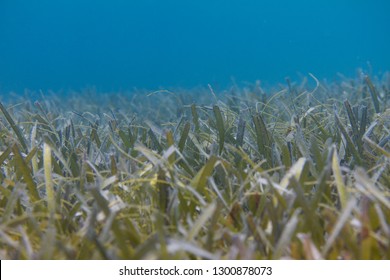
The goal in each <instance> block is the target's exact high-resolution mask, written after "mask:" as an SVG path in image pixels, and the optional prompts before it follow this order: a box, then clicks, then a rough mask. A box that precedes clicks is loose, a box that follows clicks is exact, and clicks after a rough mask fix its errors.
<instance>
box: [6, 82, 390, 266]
mask: <svg viewBox="0 0 390 280" xmlns="http://www.w3.org/2000/svg"><path fill="white" fill-rule="evenodd" d="M389 102H390V77H389V75H384V76H383V77H374V76H371V77H369V76H359V77H357V78H354V79H347V78H344V79H342V80H341V81H337V82H333V83H327V82H320V81H318V80H317V79H316V77H314V76H312V75H309V76H308V77H307V78H304V79H303V80H302V81H299V83H294V82H290V81H289V80H286V81H284V82H283V84H280V85H279V86H277V87H275V88H273V89H269V90H268V89H267V90H265V89H263V88H262V87H261V85H260V84H259V83H256V84H254V85H248V86H246V87H238V86H236V87H233V88H232V89H231V90H228V91H226V92H218V91H217V90H213V88H212V87H209V88H199V89H194V90H191V91H186V90H176V91H167V90H162V91H156V92H152V93H148V92H141V91H139V92H133V93H132V94H124V93H123V94H121V93H118V94H96V93H94V92H90V91H85V92H82V93H77V94H69V95H67V96H60V95H55V94H49V93H46V94H41V95H40V96H39V97H38V98H36V99H34V100H33V99H29V98H17V97H14V98H11V99H7V100H2V102H1V103H0V111H1V113H0V168H1V169H0V181H1V186H0V258H1V259H390V172H389V171H390V165H389V161H390V144H389V142H390V141H389V140H390V107H389Z"/></svg>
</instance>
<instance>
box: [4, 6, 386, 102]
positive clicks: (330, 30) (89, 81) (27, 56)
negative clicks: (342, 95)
mask: <svg viewBox="0 0 390 280" xmlns="http://www.w3.org/2000/svg"><path fill="white" fill-rule="evenodd" d="M389 27H390V1H386V0H371V1H363V0H354V1H346V0H339V1H329V0H328V1H304V0H300V1H280V0H279V1H270V0H269V1H260V0H257V1H255V0H240V1H238V0H230V1H227V0H207V1H205V0H197V1H185V0H180V1H179V0H176V1H175V0H165V1H157V0H128V1H125V0H114V1H102V0H93V1H92V0H82V1H80V0H66V1H65V0H57V1H52V0H36V1H26V0H24V1H23V0H1V1H0V94H2V95H4V94H5V93H7V92H9V91H16V92H22V91H23V90H24V89H26V88H27V89H30V90H33V91H37V90H49V89H51V90H54V91H60V90H65V91H66V90H70V89H74V90H80V89H83V88H85V87H90V86H93V87H96V89H97V91H121V90H133V89H136V88H146V89H156V88H159V87H165V88H169V87H171V88H172V87H173V88H175V87H184V88H191V87H195V86H198V85H207V84H209V83H210V84H212V85H213V87H217V88H218V87H220V88H224V87H226V86H229V85H231V84H232V83H243V82H246V81H248V82H254V81H255V80H261V81H262V82H263V83H266V84H267V83H268V84H271V85H272V84H277V83H284V82H285V78H286V77H290V78H292V79H299V77H300V76H299V75H300V73H302V75H305V76H306V75H307V74H308V73H312V74H313V75H315V76H316V77H317V78H318V79H329V80H332V79H335V78H338V77H339V75H338V73H342V74H343V75H345V76H347V77H348V76H355V75H356V71H357V69H359V68H363V69H365V71H369V72H371V73H370V74H371V75H376V74H379V75H380V74H381V73H383V72H385V71H387V70H389V65H390V52H389V50H390V36H389V35H390V32H389V29H390V28H389Z"/></svg>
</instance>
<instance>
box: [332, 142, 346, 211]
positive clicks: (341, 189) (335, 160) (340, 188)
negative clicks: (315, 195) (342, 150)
mask: <svg viewBox="0 0 390 280" xmlns="http://www.w3.org/2000/svg"><path fill="white" fill-rule="evenodd" d="M339 161H340V160H339V157H338V155H337V151H336V149H333V156H332V170H333V174H334V177H335V182H336V187H337V192H338V194H339V199H340V203H341V207H342V209H345V207H346V206H347V201H348V193H347V189H346V187H345V184H344V181H343V176H342V175H341V169H340V164H339Z"/></svg>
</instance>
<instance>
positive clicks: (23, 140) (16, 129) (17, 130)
mask: <svg viewBox="0 0 390 280" xmlns="http://www.w3.org/2000/svg"><path fill="white" fill-rule="evenodd" d="M0 110H1V111H2V112H3V114H4V116H5V118H6V119H7V121H8V123H9V125H10V126H11V128H12V130H13V131H14V132H15V134H16V137H18V139H19V142H20V145H22V147H23V150H24V152H27V150H28V148H27V144H26V143H27V140H26V138H25V137H24V135H23V134H22V132H21V131H20V128H19V127H18V126H17V125H16V123H15V121H14V120H13V119H12V117H11V115H10V114H9V113H8V111H7V109H6V108H5V107H4V105H3V104H2V103H1V102H0Z"/></svg>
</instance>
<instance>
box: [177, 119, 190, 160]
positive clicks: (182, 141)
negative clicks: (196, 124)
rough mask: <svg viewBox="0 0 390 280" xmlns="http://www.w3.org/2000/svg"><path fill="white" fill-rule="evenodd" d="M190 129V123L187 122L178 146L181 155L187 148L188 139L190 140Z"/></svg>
mask: <svg viewBox="0 0 390 280" xmlns="http://www.w3.org/2000/svg"><path fill="white" fill-rule="evenodd" d="M190 127H191V125H190V123H189V122H186V123H185V125H184V128H183V131H182V133H181V137H180V140H179V144H178V147H179V151H180V152H181V153H182V152H183V150H184V146H185V144H186V141H187V138H188V133H189V132H190Z"/></svg>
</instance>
